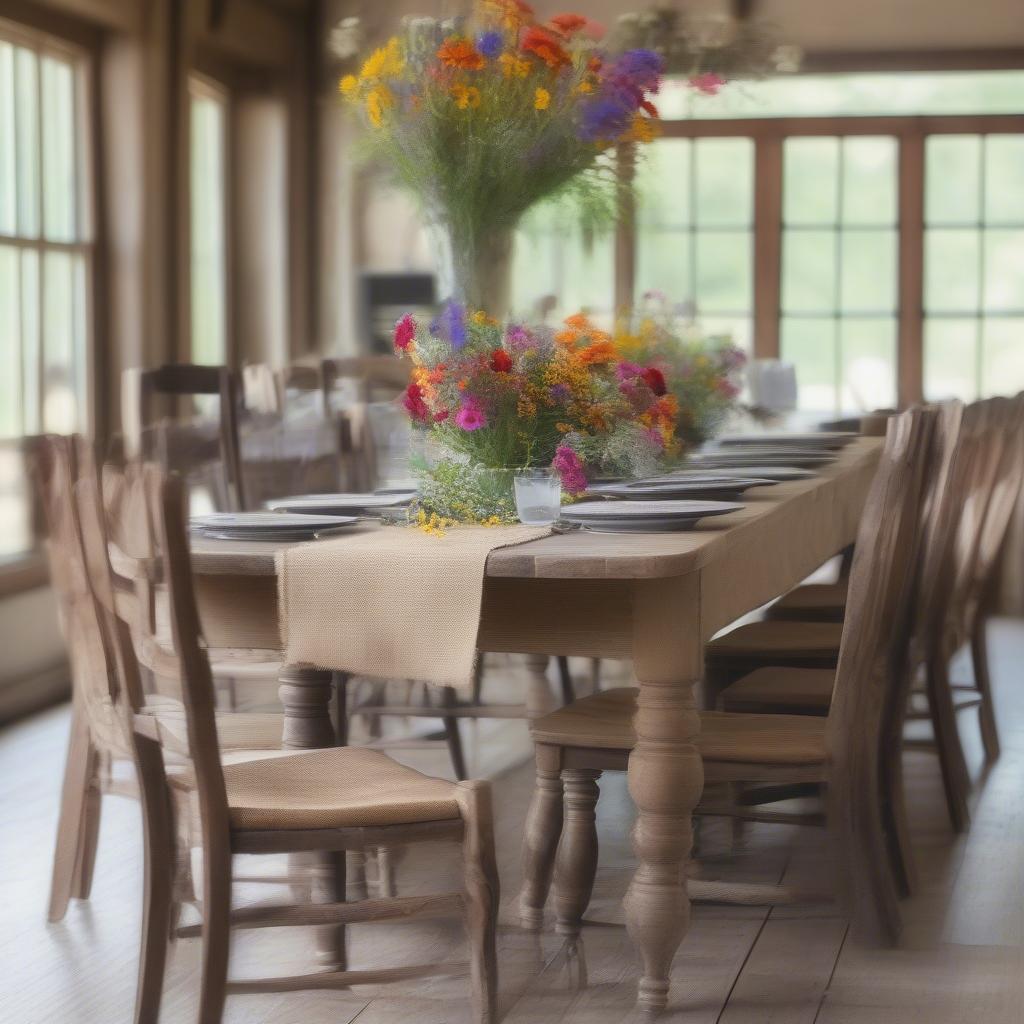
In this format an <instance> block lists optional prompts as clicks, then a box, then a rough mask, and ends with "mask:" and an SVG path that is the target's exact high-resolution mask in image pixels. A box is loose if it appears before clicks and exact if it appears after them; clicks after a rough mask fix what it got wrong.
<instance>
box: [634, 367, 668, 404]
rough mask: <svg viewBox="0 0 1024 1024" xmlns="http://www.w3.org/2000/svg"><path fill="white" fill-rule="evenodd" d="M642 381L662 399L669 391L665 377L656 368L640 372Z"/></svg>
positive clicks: (648, 368)
mask: <svg viewBox="0 0 1024 1024" xmlns="http://www.w3.org/2000/svg"><path fill="white" fill-rule="evenodd" d="M640 379H641V380H642V381H643V382H644V383H645V384H646V385H647V386H648V387H649V388H650V389H651V390H652V391H653V392H654V393H655V394H656V395H657V396H658V397H659V398H661V396H662V395H664V394H665V393H666V392H667V391H668V387H667V385H666V384H665V375H664V374H663V373H662V372H661V370H659V369H658V368H657V367H656V366H648V367H647V368H646V369H644V370H641V371H640Z"/></svg>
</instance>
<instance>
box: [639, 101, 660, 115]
mask: <svg viewBox="0 0 1024 1024" xmlns="http://www.w3.org/2000/svg"><path fill="white" fill-rule="evenodd" d="M640 109H641V110H643V111H646V112H647V113H648V114H650V115H651V117H658V116H659V114H658V108H657V107H656V106H655V105H654V104H653V103H652V102H651V101H650V100H644V101H643V102H642V103H641V104H640Z"/></svg>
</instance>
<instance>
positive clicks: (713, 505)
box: [558, 500, 745, 533]
mask: <svg viewBox="0 0 1024 1024" xmlns="http://www.w3.org/2000/svg"><path fill="white" fill-rule="evenodd" d="M744 507H745V506H743V505H741V504H739V503H737V502H730V501H686V500H678V501H653V500H640V501H583V502H579V503H578V504H575V505H567V506H566V507H565V508H563V509H562V515H561V518H560V519H559V521H558V522H559V525H560V526H565V525H568V526H569V527H570V528H577V529H582V530H587V531H588V532H591V533H678V532H682V531H684V530H692V529H694V528H695V527H696V526H697V524H698V523H699V522H700V521H701V520H702V519H707V518H712V517H715V516H726V515H729V514H730V513H732V512H739V511H740V510H741V509H743V508H744Z"/></svg>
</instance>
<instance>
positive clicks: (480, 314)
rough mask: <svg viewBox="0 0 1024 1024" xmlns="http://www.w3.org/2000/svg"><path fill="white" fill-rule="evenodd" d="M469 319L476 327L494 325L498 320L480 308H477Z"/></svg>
mask: <svg viewBox="0 0 1024 1024" xmlns="http://www.w3.org/2000/svg"><path fill="white" fill-rule="evenodd" d="M469 319H470V321H471V322H472V323H474V324H476V325H477V327H486V326H487V325H488V324H489V325H490V326H491V327H494V326H495V325H496V324H497V322H498V321H497V320H495V319H494V317H493V316H488V315H487V314H486V313H485V312H484V311H483V310H482V309H478V310H477V311H476V312H475V313H474V314H473V315H472V316H471V317H470V318H469Z"/></svg>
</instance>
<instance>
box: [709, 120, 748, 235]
mask: <svg viewBox="0 0 1024 1024" xmlns="http://www.w3.org/2000/svg"><path fill="white" fill-rule="evenodd" d="M696 145H697V200H696V209H695V210H694V214H695V219H696V223H697V224H699V225H702V226H704V227H747V226H749V225H750V224H751V223H752V222H753V190H754V188H753V186H754V144H753V142H751V140H750V139H700V140H699V141H698V142H697V144H696Z"/></svg>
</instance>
